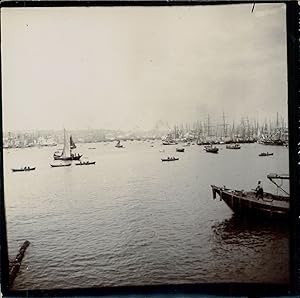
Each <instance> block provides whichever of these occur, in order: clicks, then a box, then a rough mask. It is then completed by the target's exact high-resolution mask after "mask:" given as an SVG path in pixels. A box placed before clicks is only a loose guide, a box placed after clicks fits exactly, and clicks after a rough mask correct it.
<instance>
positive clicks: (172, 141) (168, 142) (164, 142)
mask: <svg viewBox="0 0 300 298" xmlns="http://www.w3.org/2000/svg"><path fill="white" fill-rule="evenodd" d="M162 144H163V145H177V144H178V143H177V142H176V141H174V140H171V139H167V140H164V141H163V142H162Z"/></svg>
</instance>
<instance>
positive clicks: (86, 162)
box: [75, 161, 96, 166]
mask: <svg viewBox="0 0 300 298" xmlns="http://www.w3.org/2000/svg"><path fill="white" fill-rule="evenodd" d="M94 164H96V162H95V161H80V162H79V163H76V164H75V165H76V166H88V165H94Z"/></svg>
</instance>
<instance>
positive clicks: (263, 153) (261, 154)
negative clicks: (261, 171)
mask: <svg viewBox="0 0 300 298" xmlns="http://www.w3.org/2000/svg"><path fill="white" fill-rule="evenodd" d="M273 154H274V153H269V152H262V153H260V154H259V155H258V156H271V155H273Z"/></svg>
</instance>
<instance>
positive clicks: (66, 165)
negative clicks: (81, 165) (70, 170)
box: [50, 163, 71, 168]
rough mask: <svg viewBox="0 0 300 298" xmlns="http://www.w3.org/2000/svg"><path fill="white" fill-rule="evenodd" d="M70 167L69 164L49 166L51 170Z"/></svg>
mask: <svg viewBox="0 0 300 298" xmlns="http://www.w3.org/2000/svg"><path fill="white" fill-rule="evenodd" d="M70 165H71V163H65V164H57V165H52V164H50V166H51V168H60V167H69V166H70Z"/></svg>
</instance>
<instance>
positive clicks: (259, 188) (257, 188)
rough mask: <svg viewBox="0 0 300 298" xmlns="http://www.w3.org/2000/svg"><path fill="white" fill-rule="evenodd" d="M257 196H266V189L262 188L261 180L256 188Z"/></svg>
mask: <svg viewBox="0 0 300 298" xmlns="http://www.w3.org/2000/svg"><path fill="white" fill-rule="evenodd" d="M255 191H256V193H255V197H256V198H258V200H259V199H263V196H264V190H263V188H262V184H261V181H258V184H257V187H256V188H255Z"/></svg>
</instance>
